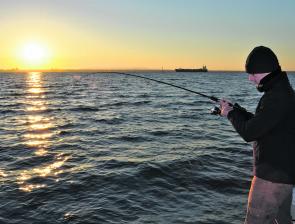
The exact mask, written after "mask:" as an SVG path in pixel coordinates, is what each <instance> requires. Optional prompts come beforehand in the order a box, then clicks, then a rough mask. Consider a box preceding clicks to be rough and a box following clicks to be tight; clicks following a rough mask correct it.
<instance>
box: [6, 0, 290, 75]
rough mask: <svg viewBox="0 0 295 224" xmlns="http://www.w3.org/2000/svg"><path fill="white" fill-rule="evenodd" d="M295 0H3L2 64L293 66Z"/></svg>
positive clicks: (72, 66)
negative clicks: (259, 51) (271, 55)
mask: <svg viewBox="0 0 295 224" xmlns="http://www.w3.org/2000/svg"><path fill="white" fill-rule="evenodd" d="M294 10H295V1H294V0H281V1H280V0H247V1H243V0H9V1H8V0H0V28H1V34H0V69H11V68H19V69H162V68H163V69H174V68H178V67H182V68H187V67H189V68H193V67H194V68H196V67H201V66H203V65H207V67H208V69H209V70H244V65H245V60H246V57H247V55H248V54H249V52H250V51H251V50H252V49H253V48H254V47H255V46H259V45H264V46H268V47H270V48H271V49H272V50H273V51H274V52H275V53H276V54H277V56H278V58H279V61H280V64H281V66H282V68H283V69H284V70H295V45H294V40H295V13H294Z"/></svg>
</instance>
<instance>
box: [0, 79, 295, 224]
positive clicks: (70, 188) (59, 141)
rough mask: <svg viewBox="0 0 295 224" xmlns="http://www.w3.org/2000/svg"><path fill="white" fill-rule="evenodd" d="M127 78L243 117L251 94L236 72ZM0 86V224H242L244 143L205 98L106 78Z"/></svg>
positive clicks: (247, 173) (246, 173)
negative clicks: (230, 105) (223, 105)
mask: <svg viewBox="0 0 295 224" xmlns="http://www.w3.org/2000/svg"><path fill="white" fill-rule="evenodd" d="M137 74H140V75H143V76H147V77H152V78H156V79H159V80H163V81H166V82H170V83H174V84H176V85H181V86H183V87H186V88H190V89H194V90H196V91H201V92H203V93H206V94H213V95H216V96H218V97H219V96H225V97H227V98H228V99H231V100H233V101H235V102H239V103H240V104H241V105H243V106H245V107H247V108H248V109H250V110H251V111H253V110H254V108H255V106H256V104H257V101H258V99H259V97H260V94H259V93H258V92H257V91H256V90H255V87H254V86H252V85H251V84H250V83H249V81H247V76H246V74H243V73H240V74H239V73H207V74H202V73H199V74H198V73H196V74H180V73H178V74H176V73H164V74H163V73H162V74H161V73H137ZM289 77H290V79H291V82H292V83H293V85H294V83H295V77H294V78H293V76H289ZM0 87H1V89H0V117H1V126H0V136H1V145H0V147H1V148H0V201H1V203H0V223H44V224H45V223H120V224H121V223H132V224H137V223H138V224H141V223H177V224H178V223H200V224H201V223H204V224H205V223H208V224H209V223H227V224H228V223H242V220H243V219H244V214H245V209H246V202H247V193H248V189H249V185H250V178H251V170H252V158H251V156H252V151H251V146H250V145H248V144H246V143H244V142H243V141H242V139H241V138H240V137H239V136H238V135H237V134H236V133H235V132H234V130H233V128H232V127H231V126H230V124H229V122H228V121H227V120H226V119H224V118H220V117H216V116H212V115H210V114H209V109H210V108H211V107H212V104H211V103H210V102H207V100H206V99H204V98H200V97H199V96H197V95H193V94H191V93H188V92H184V91H182V90H179V89H175V88H172V87H169V86H164V85H161V84H157V83H153V82H150V81H144V80H142V79H136V78H132V77H125V76H120V75H114V74H99V75H98V74H96V75H95V74H82V73H75V74H74V73H48V74H41V73H30V74H0Z"/></svg>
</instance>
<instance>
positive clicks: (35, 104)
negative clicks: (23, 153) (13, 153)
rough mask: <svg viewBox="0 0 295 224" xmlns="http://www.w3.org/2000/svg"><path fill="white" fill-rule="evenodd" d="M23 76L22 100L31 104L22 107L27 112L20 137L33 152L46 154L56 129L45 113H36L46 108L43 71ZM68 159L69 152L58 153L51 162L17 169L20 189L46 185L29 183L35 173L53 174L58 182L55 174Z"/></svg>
mask: <svg viewBox="0 0 295 224" xmlns="http://www.w3.org/2000/svg"><path fill="white" fill-rule="evenodd" d="M26 77H27V81H26V83H27V93H28V94H27V95H26V97H25V104H27V105H30V106H28V107H26V108H25V109H26V112H27V116H26V119H27V120H26V124H27V133H25V134H24V135H23V140H24V143H25V144H26V145H27V146H28V147H29V148H31V149H32V150H33V153H34V155H35V156H37V157H41V156H46V155H47V154H48V153H49V150H50V146H51V144H52V139H53V138H54V136H55V135H56V134H57V132H54V131H52V130H51V128H53V127H54V126H55V125H54V123H53V121H54V119H53V118H52V117H50V116H48V115H45V114H43V113H39V112H43V111H44V110H46V109H47V107H46V104H47V101H46V97H45V95H44V92H45V91H44V87H43V81H42V73H37V72H34V73H29V74H28V75H27V76H26ZM32 96H33V97H32ZM68 159H69V156H64V155H62V154H59V155H57V156H55V157H54V160H53V161H52V162H51V163H47V164H45V165H44V164H41V165H39V166H38V167H34V168H32V169H26V170H21V171H19V172H18V175H17V183H18V185H19V189H20V190H21V191H25V192H31V191H33V190H36V189H40V188H45V187H48V186H47V185H46V184H44V183H42V182H41V183H30V180H31V179H33V178H35V177H42V178H46V177H48V176H50V177H55V178H56V182H58V178H57V176H58V175H59V174H61V173H62V172H63V170H62V168H61V167H62V166H63V164H64V163H65V162H66V161H67V160H68Z"/></svg>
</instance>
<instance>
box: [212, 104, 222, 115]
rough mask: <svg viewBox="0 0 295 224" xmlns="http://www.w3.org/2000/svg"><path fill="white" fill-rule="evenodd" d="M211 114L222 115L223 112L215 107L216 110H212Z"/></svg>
mask: <svg viewBox="0 0 295 224" xmlns="http://www.w3.org/2000/svg"><path fill="white" fill-rule="evenodd" d="M210 113H211V114H212V115H220V113H221V110H220V108H219V107H217V106H215V107H214V108H212V109H211V110H210Z"/></svg>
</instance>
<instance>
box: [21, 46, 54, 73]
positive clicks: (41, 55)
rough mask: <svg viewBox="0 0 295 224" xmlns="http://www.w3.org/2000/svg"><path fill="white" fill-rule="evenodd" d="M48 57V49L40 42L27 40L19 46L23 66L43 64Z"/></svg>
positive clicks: (47, 60) (46, 61)
mask: <svg viewBox="0 0 295 224" xmlns="http://www.w3.org/2000/svg"><path fill="white" fill-rule="evenodd" d="M49 58H50V52H49V49H48V48H47V46H45V45H44V44H42V43H38V42H29V43H26V44H24V45H23V46H22V47H21V50H20V59H21V61H22V63H23V65H24V66H25V67H39V66H44V65H45V64H47V63H48V62H49Z"/></svg>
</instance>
